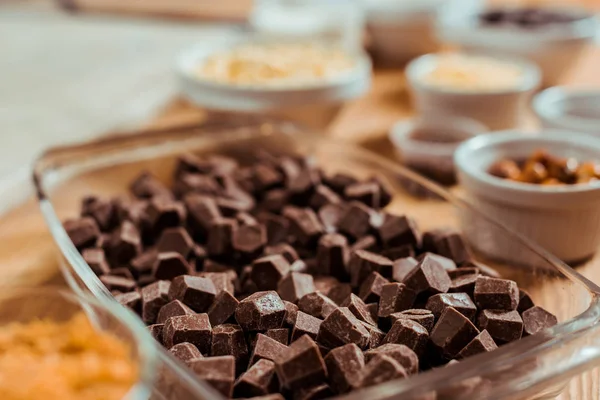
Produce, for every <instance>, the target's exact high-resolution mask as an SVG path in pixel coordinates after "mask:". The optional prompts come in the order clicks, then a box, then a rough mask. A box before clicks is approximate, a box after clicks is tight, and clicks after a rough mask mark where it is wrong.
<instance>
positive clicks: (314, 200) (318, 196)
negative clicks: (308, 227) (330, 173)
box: [309, 185, 342, 210]
mask: <svg viewBox="0 0 600 400" xmlns="http://www.w3.org/2000/svg"><path fill="white" fill-rule="evenodd" d="M341 202H342V199H341V198H340V196H338V194H337V193H336V192H334V191H333V190H331V189H330V188H329V187H327V186H325V185H318V186H316V187H315V192H314V193H313V195H312V197H311V198H310V202H309V204H310V206H311V207H312V208H313V209H315V210H318V209H320V208H321V207H324V206H325V205H327V204H340V203H341Z"/></svg>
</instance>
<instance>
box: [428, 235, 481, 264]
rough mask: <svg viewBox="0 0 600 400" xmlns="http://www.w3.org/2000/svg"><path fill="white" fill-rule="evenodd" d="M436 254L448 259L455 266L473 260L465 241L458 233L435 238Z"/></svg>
mask: <svg viewBox="0 0 600 400" xmlns="http://www.w3.org/2000/svg"><path fill="white" fill-rule="evenodd" d="M435 245H436V249H437V251H436V253H437V254H439V255H441V256H444V257H448V258H450V259H452V260H454V262H456V263H457V264H462V263H464V262H467V261H470V260H471V259H472V258H473V255H472V254H471V250H470V249H469V247H468V246H467V244H466V242H465V239H464V238H463V236H462V235H461V234H460V233H458V232H449V233H446V234H444V235H441V236H439V237H438V238H436V242H435Z"/></svg>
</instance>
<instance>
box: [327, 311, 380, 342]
mask: <svg viewBox="0 0 600 400" xmlns="http://www.w3.org/2000/svg"><path fill="white" fill-rule="evenodd" d="M369 340H370V335H369V332H368V331H367V329H366V328H365V327H364V326H363V325H362V324H361V321H360V320H359V319H358V318H356V317H355V316H354V314H352V312H351V311H350V310H349V309H347V308H345V307H340V308H337V309H336V310H334V311H333V312H332V313H331V314H329V316H328V317H327V318H325V320H324V321H323V322H322V323H321V327H320V328H319V334H318V335H317V341H318V342H319V343H320V344H322V345H323V346H325V347H328V348H335V347H338V346H343V345H345V344H348V343H354V344H356V345H357V346H358V347H360V348H361V349H365V348H367V347H368V345H369Z"/></svg>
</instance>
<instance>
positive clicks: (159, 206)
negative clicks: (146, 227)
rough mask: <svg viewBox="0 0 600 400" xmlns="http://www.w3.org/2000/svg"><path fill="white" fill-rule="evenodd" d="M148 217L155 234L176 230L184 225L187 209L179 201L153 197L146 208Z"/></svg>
mask: <svg viewBox="0 0 600 400" xmlns="http://www.w3.org/2000/svg"><path fill="white" fill-rule="evenodd" d="M146 215H147V217H148V222H149V223H150V227H151V229H152V231H153V232H155V233H159V232H162V231H163V230H165V229H167V228H175V227H178V226H181V225H183V224H184V222H185V219H186V209H185V207H184V205H183V204H182V203H180V202H178V201H174V200H171V199H169V198H166V197H162V196H160V197H153V198H152V200H150V203H148V206H147V207H146Z"/></svg>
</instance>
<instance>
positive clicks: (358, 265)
mask: <svg viewBox="0 0 600 400" xmlns="http://www.w3.org/2000/svg"><path fill="white" fill-rule="evenodd" d="M392 265H393V263H392V261H391V260H390V259H389V258H386V257H383V256H380V255H378V254H375V253H371V252H370V251H366V250H356V251H353V252H352V254H351V256H350V261H349V262H348V269H349V271H350V283H351V284H352V286H354V287H358V286H360V285H361V284H362V283H363V282H364V281H365V279H367V277H368V276H369V275H371V273H372V272H378V273H379V274H380V275H382V276H387V277H390V278H391V277H392V270H393V267H392Z"/></svg>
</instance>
